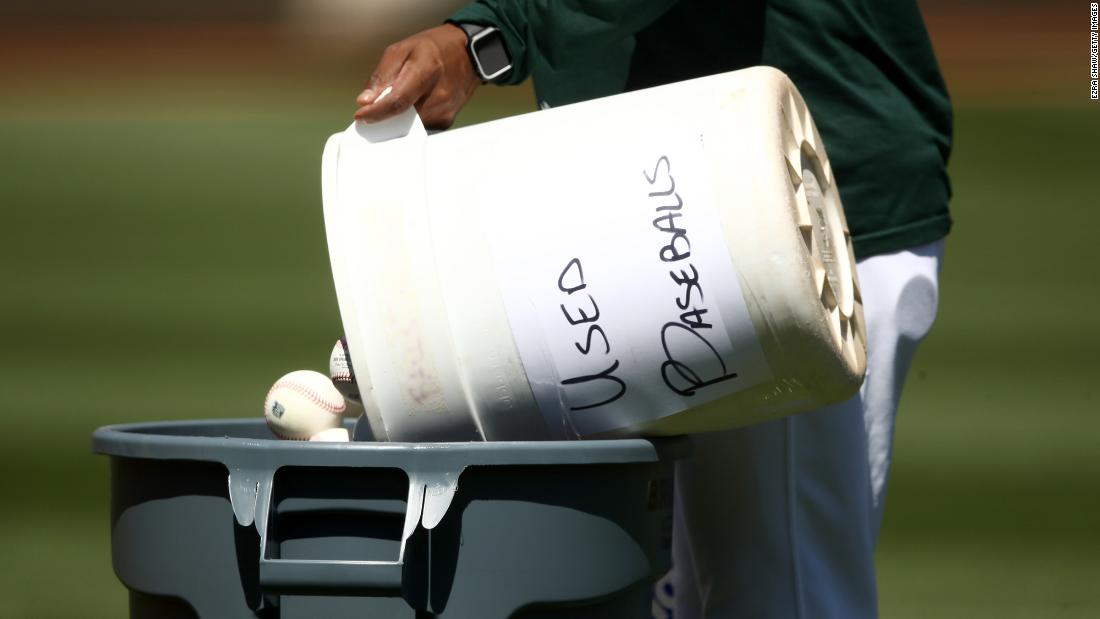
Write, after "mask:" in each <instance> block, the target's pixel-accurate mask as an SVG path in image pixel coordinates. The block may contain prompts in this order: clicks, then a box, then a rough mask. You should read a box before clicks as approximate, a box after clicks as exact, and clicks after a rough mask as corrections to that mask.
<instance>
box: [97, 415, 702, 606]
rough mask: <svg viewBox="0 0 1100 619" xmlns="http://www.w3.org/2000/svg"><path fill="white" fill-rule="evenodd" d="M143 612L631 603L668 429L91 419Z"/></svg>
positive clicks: (635, 600) (115, 542) (665, 479)
mask: <svg viewBox="0 0 1100 619" xmlns="http://www.w3.org/2000/svg"><path fill="white" fill-rule="evenodd" d="M93 449H94V450H95V451H96V452H98V453H101V454H106V455H109V456H110V457H111V547H112V559H113V565H114V569H115V572H116V574H117V575H118V577H119V579H120V580H121V581H122V582H123V584H125V585H126V587H127V588H128V589H129V590H130V593H131V597H130V600H131V603H130V607H131V615H130V616H131V617H135V618H140V619H145V618H149V619H154V618H155V619H166V618H168V619H172V618H187V619H193V618H196V617H200V618H203V619H206V618H242V619H257V618H261V619H262V618H267V619H271V618H276V617H277V618H279V619H291V618H301V619H314V618H316V617H349V618H350V617H363V618H372V617H378V618H385V619H420V618H422V617H441V618H444V619H505V618H512V619H524V618H528V619H533V618H534V617H540V618H543V617H563V618H565V617H568V618H570V619H584V618H591V619H597V618H599V619H617V618H620V617H621V618H623V619H636V618H637V617H641V616H643V615H644V614H645V613H646V612H647V611H648V608H649V603H650V599H651V592H650V590H651V586H652V583H653V581H654V580H655V578H656V577H657V576H659V575H660V574H661V573H663V572H664V571H665V570H667V569H668V554H669V545H670V542H671V539H670V534H671V533H670V532H671V518H672V510H671V497H672V463H673V459H674V458H675V457H678V455H679V454H680V453H681V451H682V448H681V445H680V443H678V442H677V441H676V440H675V439H653V440H644V439H620V440H614V441H562V442H558V441H543V442H533V443H484V442H476V443H434V444H409V443H385V444H378V443H342V444H334V443H327V444H325V443H309V442H299V441H278V440H275V438H274V436H273V435H272V434H271V433H270V431H269V430H268V429H267V428H266V426H265V425H264V423H263V422H262V420H217V421H195V422H173V423H148V424H134V425H126V426H112V427H106V428H101V429H99V430H97V431H96V433H95V434H94V436H93Z"/></svg>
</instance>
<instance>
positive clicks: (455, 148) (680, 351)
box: [323, 67, 866, 441]
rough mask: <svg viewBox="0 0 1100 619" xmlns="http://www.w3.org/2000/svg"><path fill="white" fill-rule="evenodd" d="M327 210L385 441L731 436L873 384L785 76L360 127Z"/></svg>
mask: <svg viewBox="0 0 1100 619" xmlns="http://www.w3.org/2000/svg"><path fill="white" fill-rule="evenodd" d="M323 193H324V210H325V222H326V227H327V234H328V241H329V251H330V255H331V259H332V271H333V276H334V279H335V283H336V292H337V296H338V300H339V305H340V313H341V318H342V321H343V325H344V331H345V334H346V336H347V340H348V345H349V349H350V351H351V358H352V362H353V363H354V365H355V370H356V375H357V378H358V382H359V387H360V391H361V393H362V395H363V402H364V406H365V410H366V413H365V415H366V418H367V420H368V421H369V422H370V427H371V429H372V430H373V433H374V435H375V436H376V437H378V438H381V439H389V440H401V441H427V440H521V439H523V440H530V439H541V438H574V437H589V436H604V435H623V434H678V433H685V432H698V431H708V430H719V429H726V428H731V427H736V426H741V425H746V424H750V423H755V422H759V421H763V420H766V419H771V418H775V417H778V416H782V415H787V414H792V413H796V412H801V411H805V410H809V409H813V408H817V407H820V406H822V405H826V404H830V403H835V402H838V401H842V400H844V399H847V398H848V397H850V396H851V395H853V394H854V393H855V391H856V390H857V389H858V387H859V384H860V382H861V381H862V378H863V373H864V369H865V366H866V348H865V340H866V336H865V330H864V324H863V313H862V307H861V301H860V295H859V286H858V283H857V281H856V270H855V263H854V259H853V254H852V247H851V240H850V235H849V234H848V229H847V224H846V223H845V218H844V212H843V210H842V208H841V204H840V199H839V196H838V195H837V191H836V186H835V183H834V179H833V175H832V171H831V169H830V167H829V162H828V159H827V157H826V155H825V150H824V147H823V145H822V142H821V137H820V136H819V135H818V133H817V130H816V128H815V127H814V124H813V121H812V119H811V117H810V114H809V111H808V110H807V108H806V106H805V104H804V102H803V101H802V98H801V97H800V96H799V94H798V92H797V90H796V89H795V88H794V86H793V85H792V84H791V82H790V81H789V80H788V79H787V77H786V76H785V75H783V74H782V73H780V72H779V71H777V70H775V69H770V68H764V67H759V68H753V69H746V70H743V71H737V72H733V73H726V74H722V75H715V76H711V77H706V78H701V79H697V80H691V81H687V82H681V83H677V84H671V85H667V86H662V87H658V88H653V89H648V90H643V91H637V92H633V93H628V94H623V95H618V96H614V97H608V98H604V99H598V100H593V101H589V102H585V103H581V104H576V105H570V106H565V107H561V108H556V109H551V110H544V111H540V112H536V113H532V114H526V115H522V116H516V117H512V118H507V119H503V120H498V121H494V122H490V123H485V124H481V125H477V126H472V127H468V128H464V129H459V130H454V131H448V132H445V133H439V134H435V135H432V136H428V135H427V134H426V133H425V131H424V129H423V126H422V125H421V123H420V121H419V119H417V118H416V116H415V114H414V113H412V112H410V113H409V114H407V115H406V116H404V117H401V118H398V119H395V120H393V121H390V122H387V123H383V124H379V125H364V124H361V123H356V124H353V125H352V126H351V127H349V128H348V130H346V131H344V132H342V133H338V134H336V135H334V136H332V137H331V138H330V139H329V141H328V144H327V145H326V147H325V152H324V160H323Z"/></svg>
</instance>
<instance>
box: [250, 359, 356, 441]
mask: <svg viewBox="0 0 1100 619" xmlns="http://www.w3.org/2000/svg"><path fill="white" fill-rule="evenodd" d="M343 414H344V398H343V396H341V395H340V392H339V391H337V390H336V387H334V386H333V384H332V381H331V380H329V378H328V377H327V376H325V375H324V374H321V373H320V372H313V371H310V370H298V371H295V372H291V373H290V374H287V375H286V376H284V377H282V378H280V379H279V380H277V381H275V384H274V385H273V386H272V387H271V391H269V392H267V400H265V401H264V419H265V420H267V426H268V427H269V428H271V431H272V432H274V433H275V435H276V436H278V437H279V438H285V439H294V440H307V439H309V438H310V437H311V436H313V435H315V434H317V433H319V432H321V431H324V430H329V429H332V428H337V427H340V424H341V419H342V415H343Z"/></svg>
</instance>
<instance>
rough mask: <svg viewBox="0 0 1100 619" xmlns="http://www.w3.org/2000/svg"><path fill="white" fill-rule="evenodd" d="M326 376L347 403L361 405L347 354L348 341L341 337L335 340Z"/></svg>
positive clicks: (349, 354) (348, 354) (349, 357)
mask: <svg viewBox="0 0 1100 619" xmlns="http://www.w3.org/2000/svg"><path fill="white" fill-rule="evenodd" d="M328 375H329V377H330V378H332V384H333V385H336V389H337V390H339V391H340V393H341V394H343V396H344V397H345V398H347V399H348V400H349V401H351V402H352V403H354V404H361V403H362V401H363V399H362V397H360V395H359V385H358V384H357V383H356V382H355V369H354V368H353V367H352V365H351V353H349V352H348V340H347V338H346V337H342V338H340V339H338V340H336V345H335V346H333V347H332V354H331V355H329V358H328Z"/></svg>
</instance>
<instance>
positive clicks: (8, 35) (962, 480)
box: [0, 0, 1100, 618]
mask: <svg viewBox="0 0 1100 619" xmlns="http://www.w3.org/2000/svg"><path fill="white" fill-rule="evenodd" d="M149 4H151V5H154V6H152V7H150V6H147V5H149ZM449 4H451V5H453V4H454V2H453V1H452V2H450V3H449ZM78 5H79V7H83V8H79V7H78ZM107 5H109V7H108V8H104V9H103V10H102V11H100V12H93V11H90V10H89V9H87V7H86V6H85V5H83V4H80V3H73V2H64V1H61V0H54V1H53V2H48V3H31V2H12V1H11V0H8V2H6V3H4V4H3V5H0V80H2V82H0V84H2V85H0V414H2V415H3V418H4V419H5V420H6V422H7V429H6V431H5V432H3V433H2V435H0V446H2V448H0V471H3V474H2V475H0V506H2V509H0V553H2V556H3V557H4V560H5V563H6V566H5V570H4V574H5V576H4V577H3V579H0V617H4V618H7V617H11V618H32V617H34V618H39V617H41V618H45V617H89V618H92V617H95V618H98V617H103V618H108V617H111V618H117V617H122V616H125V615H126V595H125V590H124V589H123V588H122V586H121V585H120V584H119V583H118V582H117V580H116V579H115V577H114V575H113V573H112V571H111V567H110V565H111V564H110V549H109V540H108V533H109V531H108V517H109V513H108V502H107V501H108V467H107V460H106V459H105V458H103V457H101V456H93V455H92V454H91V453H90V450H89V437H90V434H91V432H92V430H94V429H95V428H96V427H98V426H100V425H104V424H109V423H119V422H130V421H153V420H159V419H180V418H201V417H239V416H251V415H259V414H260V409H261V401H262V399H263V396H264V394H265V393H266V390H267V388H268V387H269V386H270V384H271V382H272V381H273V380H274V379H275V378H277V377H278V376H280V375H281V374H283V373H284V372H286V371H288V370H291V369H296V368H314V369H324V367H325V364H326V362H327V355H328V352H329V348H330V346H331V344H332V342H333V340H334V339H335V338H336V337H337V336H338V335H339V334H340V331H341V329H340V324H339V319H338V316H337V310H336V304H335V298H334V293H333V289H332V283H331V277H330V274H329V270H328V257H327V254H326V248H325V241H324V231H323V225H322V217H321V203H320V187H319V165H320V153H321V149H322V146H323V143H324V140H325V138H326V137H327V136H328V135H329V134H330V133H333V132H335V131H338V130H340V129H342V128H343V127H344V126H346V124H347V123H348V122H349V120H350V113H351V111H352V99H353V97H354V95H355V94H356V92H357V90H358V89H359V87H360V86H361V84H362V82H363V81H364V79H365V78H366V76H367V74H368V72H369V70H370V68H371V67H372V66H373V60H374V58H375V55H376V54H377V50H378V48H379V46H380V45H381V44H382V43H384V42H386V41H387V40H389V39H390V38H391V37H393V36H396V35H397V34H401V33H407V32H412V31H414V30H415V29H416V28H417V27H418V26H419V25H420V24H422V23H433V22H434V21H435V20H436V19H437V18H438V16H439V15H445V14H446V13H447V10H446V8H447V7H446V6H442V4H441V3H432V2H428V1H421V2H411V3H406V4H405V5H404V8H395V7H398V6H399V5H401V3H400V2H361V3H358V4H356V3H352V2H347V1H342V0H326V1H325V2H317V3H313V4H311V3H307V2H304V1H302V2H294V1H288V2H283V3H259V2H247V1H243V0H241V1H238V2H233V3H228V4H227V3H215V2H197V3H182V2H175V3H172V2H169V3H144V4H143V3H139V2H136V1H135V2H126V1H122V0H116V1H114V2H109V3H107ZM922 5H923V7H924V9H925V14H926V18H927V20H928V23H929V28H930V30H931V32H932V35H933V38H934V41H935V43H936V46H937V51H938V53H939V55H940V58H941V61H942V63H943V66H944V71H945V74H946V75H947V78H948V82H949V86H950V88H951V90H952V93H953V97H954V99H955V103H956V147H955V154H954V157H953V159H952V162H951V172H952V176H953V179H954V183H955V190H956V192H955V199H954V203H953V206H952V208H953V212H954V216H955V219H956V228H955V232H954V233H953V234H952V236H951V239H950V242H949V244H948V256H947V261H946V265H945V271H944V273H943V284H942V298H941V312H940V317H939V320H938V323H937V326H936V328H935V330H934V332H933V334H932V335H931V337H930V339H929V340H928V341H927V343H926V344H925V345H924V347H923V348H922V350H921V352H920V354H919V356H918V358H917V360H916V362H915V365H914V367H913V371H912V373H911V377H910V381H909V384H908V386H907V391H906V395H905V399H904V401H903V403H902V410H901V416H900V420H899V425H898V435H897V444H896V451H895V462H894V468H893V476H892V481H891V489H890V496H889V508H888V510H887V517H886V524H885V529H884V531H883V537H882V543H881V546H880V550H879V555H878V560H879V569H880V579H881V580H880V597H881V608H882V615H883V616H884V617H899V618H900V617H914V618H916V617H967V618H970V617H978V618H984V617H990V618H992V617H997V618H1014V617H1020V618H1025V617H1026V618H1032V617H1065V618H1070V617H1081V618H1084V617H1097V616H1100V594H1098V593H1097V592H1098V583H1100V466H1098V462H1097V458H1098V456H1100V417H1098V416H1097V415H1096V412H1097V410H1098V408H1100V398H1098V385H1100V381H1098V379H1097V375H1098V374H1100V360H1098V359H1100V356H1098V355H1097V348H1098V347H1100V322H1098V321H1097V320H1096V318H1095V315H1096V309H1095V308H1096V307H1097V306H1098V305H1100V279H1098V266H1100V260H1098V259H1097V258H1096V254H1095V249H1094V246H1095V243H1096V231H1095V230H1094V226H1096V225H1097V224H1096V214H1095V210H1096V207H1097V202H1098V201H1097V183H1098V180H1097V179H1098V178H1100V174H1098V170H1097V152H1098V150H1097V144H1098V141H1100V108H1098V106H1097V105H1096V102H1093V101H1089V100H1088V95H1087V86H1088V80H1087V77H1088V75H1087V64H1088V63H1087V53H1088V52H1087V34H1085V33H1086V32H1087V17H1088V16H1087V4H1086V3H1081V2H1068V3H1066V2H1055V3H1042V4H1040V3H1024V2H1016V3H1008V4H1004V3H1000V4H997V5H993V4H989V3H985V2H980V1H977V0H971V1H970V2H964V3H957V2H956V3H946V2H924V3H922ZM74 7H78V8H74ZM409 7H412V8H409ZM108 9H109V10H108ZM93 13H94V14H93ZM341 16H350V17H347V18H344V17H341ZM379 24H382V25H381V26H380V25H379ZM1081 41H1085V43H1082V42H1081ZM482 91H483V92H481V93H479V95H478V96H477V97H476V99H475V101H474V103H473V104H472V105H471V106H470V108H468V109H467V111H466V112H464V114H463V116H462V117H461V119H460V123H463V124H468V123H473V122H479V121H481V120H486V119H489V118H493V117H496V116H501V115H506V114H512V113H517V112H521V111H528V110H530V109H532V103H531V102H532V98H531V96H530V92H529V90H527V89H524V88H520V89H516V90H501V89H482Z"/></svg>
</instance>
